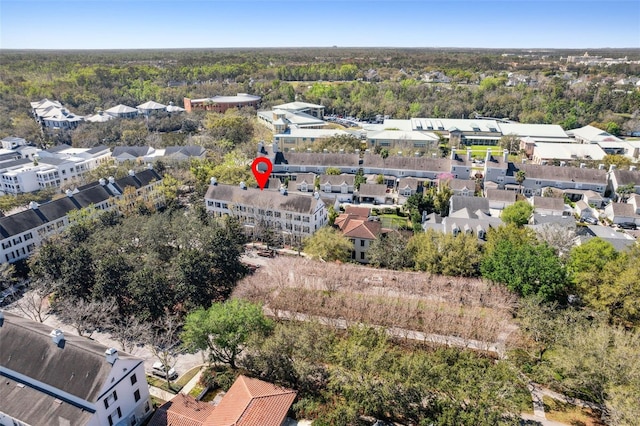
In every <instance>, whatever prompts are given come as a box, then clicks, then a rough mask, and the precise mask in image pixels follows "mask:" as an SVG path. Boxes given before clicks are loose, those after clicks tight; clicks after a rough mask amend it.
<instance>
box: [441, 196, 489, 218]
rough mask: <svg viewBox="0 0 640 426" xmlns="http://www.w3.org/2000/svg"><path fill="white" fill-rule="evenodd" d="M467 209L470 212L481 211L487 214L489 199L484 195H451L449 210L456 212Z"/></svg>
mask: <svg viewBox="0 0 640 426" xmlns="http://www.w3.org/2000/svg"><path fill="white" fill-rule="evenodd" d="M464 209H467V210H469V211H471V212H477V211H481V212H482V213H483V214H484V215H487V216H489V215H490V210H489V200H488V199H486V198H485V197H475V196H471V197H467V196H461V195H453V196H451V198H450V199H449V212H456V211H459V210H464Z"/></svg>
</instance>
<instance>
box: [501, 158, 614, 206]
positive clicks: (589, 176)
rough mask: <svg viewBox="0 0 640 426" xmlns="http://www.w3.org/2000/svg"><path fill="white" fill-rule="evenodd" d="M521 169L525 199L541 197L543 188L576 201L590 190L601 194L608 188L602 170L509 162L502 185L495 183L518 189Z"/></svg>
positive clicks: (506, 187)
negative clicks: (561, 192) (556, 191)
mask: <svg viewBox="0 0 640 426" xmlns="http://www.w3.org/2000/svg"><path fill="white" fill-rule="evenodd" d="M520 170H522V171H523V172H524V174H525V180H524V182H522V192H523V194H524V195H526V196H532V195H542V192H543V188H546V187H551V188H557V189H560V190H562V191H563V193H564V194H565V195H567V196H568V197H569V198H570V199H575V200H576V201H577V200H579V199H580V198H581V197H582V193H583V192H584V191H587V190H591V191H595V192H597V193H599V194H604V192H605V190H606V188H607V172H606V170H603V169H587V168H584V167H569V166H543V165H538V164H515V163H509V165H508V168H507V171H506V175H505V177H504V182H503V183H500V182H496V183H498V185H499V186H498V187H499V188H500V189H510V190H514V191H518V190H520V185H519V184H518V183H517V182H516V177H517V173H518V171H520Z"/></svg>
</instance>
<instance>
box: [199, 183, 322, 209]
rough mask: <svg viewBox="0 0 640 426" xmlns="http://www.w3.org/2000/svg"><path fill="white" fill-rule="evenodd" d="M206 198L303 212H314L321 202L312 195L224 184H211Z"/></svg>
mask: <svg viewBox="0 0 640 426" xmlns="http://www.w3.org/2000/svg"><path fill="white" fill-rule="evenodd" d="M205 199H209V200H220V201H226V202H227V203H231V204H233V203H240V204H244V205H248V206H255V207H260V208H265V209H276V210H282V211H290V212H293V213H301V214H311V213H313V212H314V211H315V210H316V208H317V205H318V202H319V201H318V200H316V199H315V198H314V197H312V196H306V195H298V194H294V193H291V192H289V193H288V195H280V194H278V195H275V193H274V192H273V191H261V190H259V189H257V188H247V189H241V188H240V187H239V186H235V185H224V184H218V185H210V186H209V189H208V190H207V194H206V195H205Z"/></svg>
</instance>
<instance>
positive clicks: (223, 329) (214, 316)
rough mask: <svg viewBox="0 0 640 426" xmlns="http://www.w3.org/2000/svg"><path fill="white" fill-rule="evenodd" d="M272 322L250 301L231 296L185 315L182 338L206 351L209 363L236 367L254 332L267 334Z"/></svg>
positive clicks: (189, 344)
mask: <svg viewBox="0 0 640 426" xmlns="http://www.w3.org/2000/svg"><path fill="white" fill-rule="evenodd" d="M272 329H273V324H272V322H271V321H270V320H269V319H267V318H266V317H265V316H264V314H263V313H262V308H261V307H260V306H258V305H255V304H253V303H250V302H247V301H244V300H240V299H231V300H227V301H226V302H224V303H214V304H213V305H211V307H210V308H209V309H202V308H201V309H197V310H195V311H193V312H191V313H190V314H189V315H187V318H186V321H185V325H184V332H183V334H182V338H183V341H184V343H185V344H186V345H187V346H188V347H191V348H194V349H201V350H204V351H207V352H208V356H209V360H210V362H222V363H225V364H229V366H231V368H233V369H236V368H237V360H238V356H239V355H240V354H241V353H242V351H243V350H244V349H245V348H246V344H247V343H248V342H249V339H250V338H251V337H252V336H253V335H256V334H257V335H263V336H264V335H267V334H269V333H270V332H271V330H272Z"/></svg>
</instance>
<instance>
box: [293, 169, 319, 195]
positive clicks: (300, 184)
mask: <svg viewBox="0 0 640 426" xmlns="http://www.w3.org/2000/svg"><path fill="white" fill-rule="evenodd" d="M287 187H288V189H289V191H290V192H293V191H300V192H314V191H315V190H316V175H315V174H313V173H297V174H295V175H291V179H290V180H289V184H288V185H287Z"/></svg>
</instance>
